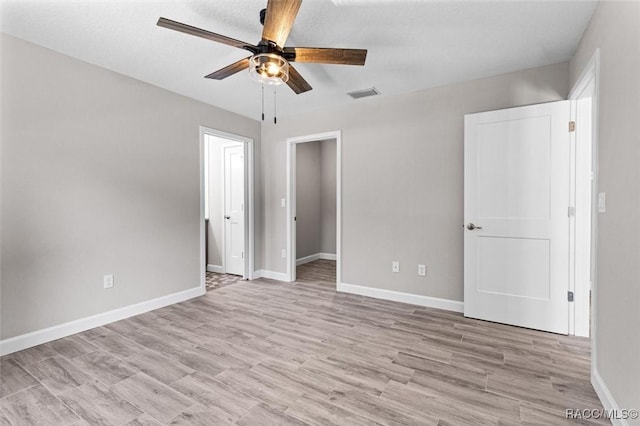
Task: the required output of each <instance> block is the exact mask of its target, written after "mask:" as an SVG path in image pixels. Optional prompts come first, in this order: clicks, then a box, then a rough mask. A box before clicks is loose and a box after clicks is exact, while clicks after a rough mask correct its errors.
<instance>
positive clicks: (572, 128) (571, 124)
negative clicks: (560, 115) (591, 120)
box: [569, 121, 576, 132]
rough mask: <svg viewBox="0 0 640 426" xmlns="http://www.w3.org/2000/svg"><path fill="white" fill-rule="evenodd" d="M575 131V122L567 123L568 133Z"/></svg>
mask: <svg viewBox="0 0 640 426" xmlns="http://www.w3.org/2000/svg"><path fill="white" fill-rule="evenodd" d="M575 131H576V122H575V121H570V122H569V132H575Z"/></svg>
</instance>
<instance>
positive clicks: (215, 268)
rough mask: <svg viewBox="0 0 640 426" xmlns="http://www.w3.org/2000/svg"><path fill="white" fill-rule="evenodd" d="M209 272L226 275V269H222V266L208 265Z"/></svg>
mask: <svg viewBox="0 0 640 426" xmlns="http://www.w3.org/2000/svg"><path fill="white" fill-rule="evenodd" d="M207 272H217V273H219V274H224V268H223V267H222V265H211V264H207Z"/></svg>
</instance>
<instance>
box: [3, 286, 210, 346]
mask: <svg viewBox="0 0 640 426" xmlns="http://www.w3.org/2000/svg"><path fill="white" fill-rule="evenodd" d="M204 294H206V290H205V289H204V288H203V287H200V286H198V287H195V288H190V289H189V290H184V291H180V292H178V293H173V294H169V295H166V296H162V297H158V298H156V299H152V300H147V301H145V302H140V303H136V304H134V305H129V306H125V307H122V308H118V309H114V310H111V311H107V312H102V313H100V314H96V315H92V316H90V317H86V318H80V319H77V320H74V321H70V322H66V323H64V324H59V325H54V326H53V327H48V328H45V329H42V330H37V331H32V332H31V333H27V334H22V335H20V336H15V337H11V338H9V339H5V340H0V356H1V355H7V354H10V353H13V352H17V351H21V350H23V349H27V348H31V347H33V346H37V345H41V344H43V343H47V342H51V341H53V340H57V339H61V338H63V337H67V336H71V335H72V334H76V333H80V332H83V331H86V330H89V329H92V328H95V327H100V326H102V325H105V324H109V323H112V322H115V321H119V320H122V319H125V318H129V317H132V316H135V315H140V314H143V313H145V312H149V311H152V310H154V309H159V308H162V307H164V306H168V305H173V304H174V303H179V302H184V301H185V300H189V299H193V298H194V297H199V296H202V295H204Z"/></svg>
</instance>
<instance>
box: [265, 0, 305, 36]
mask: <svg viewBox="0 0 640 426" xmlns="http://www.w3.org/2000/svg"><path fill="white" fill-rule="evenodd" d="M301 4H302V0H269V2H268V3H267V14H266V15H265V18H264V28H263V29H262V39H263V40H271V41H273V42H274V43H276V44H277V45H278V46H280V47H282V46H284V42H285V41H287V36H289V31H291V26H292V25H293V21H294V20H295V19H296V15H298V10H299V9H300V5H301Z"/></svg>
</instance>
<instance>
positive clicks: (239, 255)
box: [223, 145, 245, 275]
mask: <svg viewBox="0 0 640 426" xmlns="http://www.w3.org/2000/svg"><path fill="white" fill-rule="evenodd" d="M223 149H224V169H225V172H224V218H225V239H224V240H225V265H224V266H225V272H226V273H227V274H235V275H243V274H244V270H245V268H244V242H245V238H244V233H245V230H244V225H245V215H244V200H245V196H244V174H245V173H244V147H243V146H242V145H236V146H226V147H224V148H223Z"/></svg>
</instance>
